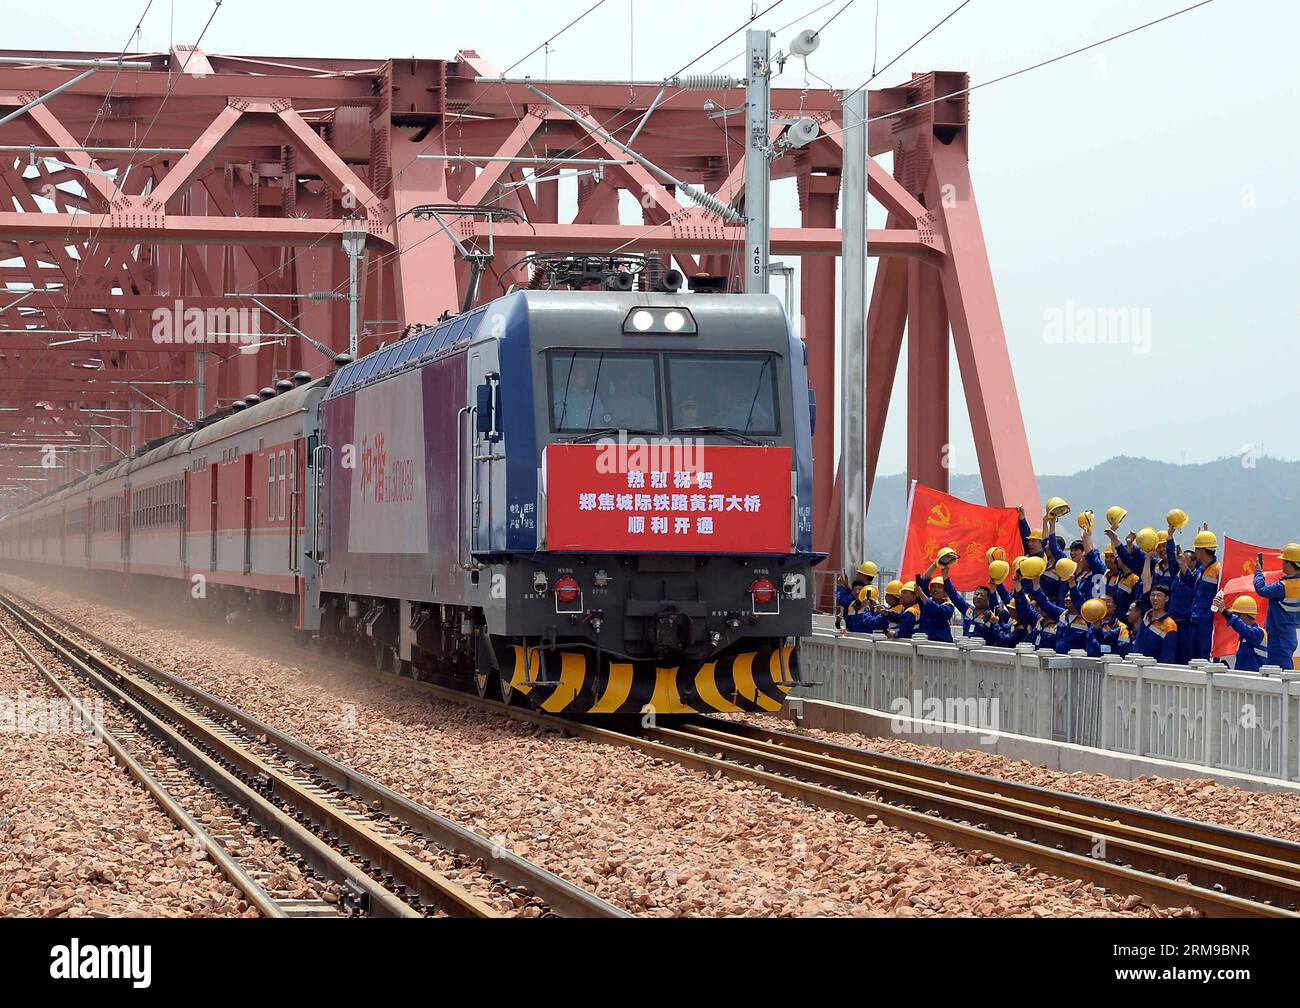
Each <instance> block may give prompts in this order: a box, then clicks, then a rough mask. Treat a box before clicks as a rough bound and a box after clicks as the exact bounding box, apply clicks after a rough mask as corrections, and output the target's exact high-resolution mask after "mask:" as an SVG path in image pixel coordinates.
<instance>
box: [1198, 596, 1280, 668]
mask: <svg viewBox="0 0 1300 1008" xmlns="http://www.w3.org/2000/svg"><path fill="white" fill-rule="evenodd" d="M1211 604H1212V605H1213V607H1214V611H1215V612H1218V613H1220V614H1221V615H1222V616H1223V621H1224V622H1225V623H1227V624H1228V626H1230V627H1232V631H1233V633H1235V634H1236V635H1237V637H1238V638H1239V639H1240V641H1241V643H1239V644H1238V645H1237V657H1236V660H1235V661H1234V663H1233V668H1234V669H1236V670H1237V671H1238V672H1258V671H1259V669H1260V666H1261V665H1263V664H1264V663H1265V662H1267V661H1268V634H1267V633H1266V632H1265V630H1264V628H1263V627H1262V626H1260V625H1259V624H1258V623H1256V622H1255V618H1256V617H1257V616H1258V615H1259V603H1258V602H1256V601H1255V599H1254V597H1253V596H1251V595H1238V596H1237V597H1236V598H1235V599H1233V600H1232V605H1231V606H1230V607H1229V608H1227V609H1225V608H1223V595H1222V594H1216V595H1215V596H1214V601H1213V602H1212V603H1211ZM1220 660H1222V659H1220Z"/></svg>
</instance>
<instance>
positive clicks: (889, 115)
mask: <svg viewBox="0 0 1300 1008" xmlns="http://www.w3.org/2000/svg"><path fill="white" fill-rule="evenodd" d="M968 2H969V0H968ZM1212 3H1214V0H1201V2H1200V3H1194V4H1192V5H1191V6H1188V7H1183V8H1181V9H1180V10H1176V11H1173V12H1171V13H1169V14H1165V15H1164V16H1163V17H1158V18H1155V19H1154V20H1152V21H1147V22H1146V23H1144V24H1140V25H1135V26H1134V27H1132V28H1128V29H1126V30H1124V31H1122V32H1118V33H1116V34H1114V35H1109V36H1107V37H1106V38H1103V39H1098V40H1097V41H1096V42H1090V43H1088V44H1087V45H1084V46H1079V47H1078V48H1077V49H1071V50H1070V51H1069V52H1064V53H1060V54H1059V55H1057V56H1052V57H1050V58H1049V59H1045V60H1039V61H1038V62H1037V63H1033V64H1031V65H1029V66H1026V67H1021V68H1020V69H1019V70H1012V71H1011V72H1010V73H1005V74H1002V75H1001V76H998V77H993V78H991V79H989V80H986V81H980V82H979V83H978V84H972V85H971V86H970V87H965V88H959V89H958V90H956V91H951V92H949V93H947V94H942V95H938V96H936V97H934V98H931V99H930V100H928V101H924V102H918V103H917V104H915V105H908V106H907V107H906V108H901V109H897V110H895V111H893V112H882V113H881V114H880V115H877V116H869V117H868V118H866V119H864V120H863V121H862V122H861V123H858V124H855V125H854V126H845V127H841V128H839V129H836V130H828V131H826V132H825V133H823V134H822V136H838V135H839V134H841V133H844V132H845V131H846V130H848V129H856V128H857V127H858V126H866V125H868V124H870V123H873V122H880V121H882V120H884V119H893V118H895V117H897V116H900V115H906V114H907V113H909V112H913V111H915V110H916V109H919V108H925V107H927V106H929V105H936V104H938V103H939V102H942V101H948V100H949V99H951V98H960V97H961V96H962V95H965V94H970V93H971V92H972V91H978V90H979V89H980V88H985V87H989V86H990V85H992V84H1000V83H1001V82H1002V81H1007V80H1011V79H1012V78H1013V77H1020V76H1021V75H1023V74H1027V73H1029V72H1031V71H1033V70H1038V69H1041V68H1042V67H1045V66H1050V65H1051V64H1053V63H1059V62H1060V61H1061V60H1064V59H1069V58H1070V57H1071V56H1078V55H1079V54H1080V53H1085V52H1088V51H1089V50H1091V49H1096V48H1098V47H1100V46H1104V45H1107V44H1108V43H1110V42H1115V41H1117V40H1119V39H1122V38H1126V37H1127V36H1129V35H1134V34H1136V33H1137V32H1140V31H1144V30H1145V29H1147V28H1151V27H1154V26H1155V25H1158V24H1161V23H1163V22H1165V21H1169V20H1172V19H1173V18H1176V17H1178V16H1179V15H1182V14H1187V13H1190V12H1191V11H1194V10H1197V9H1199V8H1201V7H1207V6H1209V5H1210V4H1212ZM963 6H964V4H963ZM865 86H866V83H864V84H863V85H862V87H865ZM858 90H861V88H859V89H858Z"/></svg>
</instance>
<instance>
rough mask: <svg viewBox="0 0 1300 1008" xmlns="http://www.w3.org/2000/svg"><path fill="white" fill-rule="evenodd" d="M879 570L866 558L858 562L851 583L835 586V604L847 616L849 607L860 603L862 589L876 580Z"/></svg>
mask: <svg viewBox="0 0 1300 1008" xmlns="http://www.w3.org/2000/svg"><path fill="white" fill-rule="evenodd" d="M879 571H880V568H878V567H877V566H876V565H875V564H874V563H872V562H871V561H870V560H864V561H863V562H862V563H860V564H858V567H857V570H855V571H854V572H853V580H852V581H851V582H849V584H847V585H845V584H838V585H836V586H835V605H836V606H837V607H838V608H839V609H841V610H842V611H843V614H844V616H845V617H847V616H848V610H849V607H850V606H854V605H857V604H858V602H859V599H858V595H859V593H860V591H861V589H863V588H865V587H866V586H867V585H869V584H871V583H872V582H873V581H875V580H876V574H877V573H879ZM842 580H843V578H842V577H841V581H842Z"/></svg>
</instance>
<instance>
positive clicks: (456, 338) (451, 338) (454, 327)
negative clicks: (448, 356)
mask: <svg viewBox="0 0 1300 1008" xmlns="http://www.w3.org/2000/svg"><path fill="white" fill-rule="evenodd" d="M468 321H469V316H467V315H462V316H461V317H460V318H458V319H456V320H455V321H454V322H452V324H451V329H450V330H448V332H447V343H446V345H447V346H456V345H457V344H458V343H462V342H464V335H465V323H466V322H468Z"/></svg>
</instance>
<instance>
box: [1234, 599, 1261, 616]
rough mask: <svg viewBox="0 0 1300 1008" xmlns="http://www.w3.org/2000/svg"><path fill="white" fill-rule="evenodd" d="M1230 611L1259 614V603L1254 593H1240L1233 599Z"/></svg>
mask: <svg viewBox="0 0 1300 1008" xmlns="http://www.w3.org/2000/svg"><path fill="white" fill-rule="evenodd" d="M1228 611H1229V612H1235V613H1239V614H1241V615H1242V616H1257V615H1258V614H1259V603H1258V602H1256V601H1255V596H1254V595H1238V596H1237V597H1236V598H1235V599H1233V600H1232V605H1230V606H1229V607H1228Z"/></svg>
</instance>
